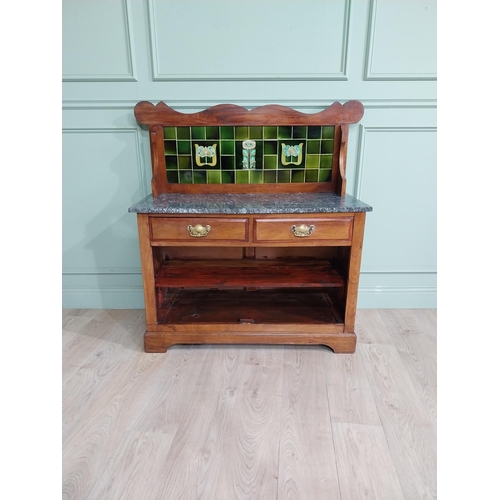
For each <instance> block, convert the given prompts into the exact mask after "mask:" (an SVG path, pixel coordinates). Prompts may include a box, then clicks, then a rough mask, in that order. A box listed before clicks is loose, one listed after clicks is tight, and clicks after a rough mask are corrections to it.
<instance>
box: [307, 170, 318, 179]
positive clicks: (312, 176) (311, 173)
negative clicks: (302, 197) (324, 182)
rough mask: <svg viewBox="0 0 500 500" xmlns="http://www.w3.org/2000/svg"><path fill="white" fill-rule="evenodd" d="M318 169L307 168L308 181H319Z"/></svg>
mask: <svg viewBox="0 0 500 500" xmlns="http://www.w3.org/2000/svg"><path fill="white" fill-rule="evenodd" d="M318 175H319V170H318V169H314V170H313V169H311V170H306V182H318Z"/></svg>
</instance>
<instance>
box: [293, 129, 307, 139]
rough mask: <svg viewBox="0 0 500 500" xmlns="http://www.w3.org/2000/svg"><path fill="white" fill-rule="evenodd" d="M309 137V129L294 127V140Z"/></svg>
mask: <svg viewBox="0 0 500 500" xmlns="http://www.w3.org/2000/svg"><path fill="white" fill-rule="evenodd" d="M306 136H307V127H303V126H300V127H296V126H294V127H293V138H294V139H305V138H306Z"/></svg>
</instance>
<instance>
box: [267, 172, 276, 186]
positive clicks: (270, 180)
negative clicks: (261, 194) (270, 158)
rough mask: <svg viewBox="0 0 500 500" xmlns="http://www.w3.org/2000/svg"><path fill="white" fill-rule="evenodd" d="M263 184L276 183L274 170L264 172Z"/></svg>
mask: <svg viewBox="0 0 500 500" xmlns="http://www.w3.org/2000/svg"><path fill="white" fill-rule="evenodd" d="M264 182H267V183H269V184H275V183H276V170H267V171H265V172H264Z"/></svg>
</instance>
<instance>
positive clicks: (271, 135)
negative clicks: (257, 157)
mask: <svg viewBox="0 0 500 500" xmlns="http://www.w3.org/2000/svg"><path fill="white" fill-rule="evenodd" d="M277 138H278V127H264V139H277Z"/></svg>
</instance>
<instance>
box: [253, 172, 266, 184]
mask: <svg viewBox="0 0 500 500" xmlns="http://www.w3.org/2000/svg"><path fill="white" fill-rule="evenodd" d="M250 182H251V183H252V184H262V183H263V182H264V175H263V172H262V170H250Z"/></svg>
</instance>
